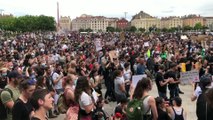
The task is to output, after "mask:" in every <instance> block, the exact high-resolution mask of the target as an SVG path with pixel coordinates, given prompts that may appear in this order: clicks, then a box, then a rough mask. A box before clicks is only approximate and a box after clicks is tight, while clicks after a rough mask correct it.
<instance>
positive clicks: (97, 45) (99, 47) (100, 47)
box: [95, 39, 102, 51]
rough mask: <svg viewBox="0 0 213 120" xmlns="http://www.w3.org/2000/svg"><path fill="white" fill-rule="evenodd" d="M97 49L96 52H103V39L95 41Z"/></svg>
mask: <svg viewBox="0 0 213 120" xmlns="http://www.w3.org/2000/svg"><path fill="white" fill-rule="evenodd" d="M95 48H96V51H100V50H102V45H101V39H96V40H95Z"/></svg>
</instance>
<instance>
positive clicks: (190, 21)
mask: <svg viewBox="0 0 213 120" xmlns="http://www.w3.org/2000/svg"><path fill="white" fill-rule="evenodd" d="M205 22H206V21H205V19H204V18H203V17H201V16H200V15H198V16H197V15H188V16H184V17H183V26H190V27H194V26H195V25H196V24H197V23H201V25H202V26H204V25H205Z"/></svg>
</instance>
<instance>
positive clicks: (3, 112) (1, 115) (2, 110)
mask: <svg viewBox="0 0 213 120" xmlns="http://www.w3.org/2000/svg"><path fill="white" fill-rule="evenodd" d="M3 91H8V92H9V93H10V95H11V97H13V92H12V91H11V90H10V89H9V88H4V89H0V96H1V93H2V92H3ZM7 113H8V108H7V107H6V106H5V105H4V104H3V103H2V101H1V97H0V120H4V119H6V118H7Z"/></svg>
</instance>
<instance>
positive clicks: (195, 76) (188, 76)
mask: <svg viewBox="0 0 213 120" xmlns="http://www.w3.org/2000/svg"><path fill="white" fill-rule="evenodd" d="M180 80H181V82H182V83H184V84H190V83H192V82H199V72H198V71H197V70H191V71H187V72H181V73H180Z"/></svg>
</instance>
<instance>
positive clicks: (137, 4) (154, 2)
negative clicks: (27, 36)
mask: <svg viewBox="0 0 213 120" xmlns="http://www.w3.org/2000/svg"><path fill="white" fill-rule="evenodd" d="M57 1H58V2H59V6H60V16H70V17H71V19H74V18H76V17H78V16H80V15H81V14H89V15H100V16H106V17H119V18H120V17H124V12H127V19H128V20H130V19H131V18H132V16H133V15H135V14H136V13H138V12H140V11H144V12H146V13H148V14H150V15H152V16H158V17H166V16H183V15H188V14H200V15H202V16H213V0H0V9H2V10H4V11H3V13H5V14H6V13H11V14H13V15H15V16H22V15H26V14H28V15H41V14H43V15H48V16H53V17H55V18H56V16H57Z"/></svg>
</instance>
